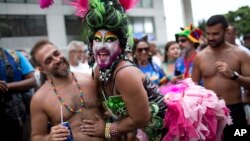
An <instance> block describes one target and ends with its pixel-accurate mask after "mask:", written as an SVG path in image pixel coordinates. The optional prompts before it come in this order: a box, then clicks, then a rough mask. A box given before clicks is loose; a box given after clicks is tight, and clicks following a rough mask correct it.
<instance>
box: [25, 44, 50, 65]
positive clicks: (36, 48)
mask: <svg viewBox="0 0 250 141" xmlns="http://www.w3.org/2000/svg"><path fill="white" fill-rule="evenodd" d="M47 44H51V45H54V44H53V43H52V42H50V41H49V40H46V39H44V40H40V41H38V42H37V43H36V44H35V45H34V46H33V47H32V49H31V51H30V55H31V60H32V62H33V63H34V64H35V65H36V66H40V65H41V64H40V63H39V62H38V61H37V60H36V57H35V56H36V54H37V52H38V51H39V50H40V49H42V48H43V47H44V45H47Z"/></svg>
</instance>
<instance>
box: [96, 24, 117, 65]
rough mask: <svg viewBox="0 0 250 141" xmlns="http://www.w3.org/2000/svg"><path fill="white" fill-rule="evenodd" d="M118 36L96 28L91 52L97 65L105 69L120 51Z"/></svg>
mask: <svg viewBox="0 0 250 141" xmlns="http://www.w3.org/2000/svg"><path fill="white" fill-rule="evenodd" d="M119 43H120V42H119V40H118V37H117V36H116V35H114V34H113V33H112V32H110V31H107V30H104V29H101V30H98V31H97V32H96V34H95V36H94V40H93V52H94V56H95V59H96V61H97V64H98V66H99V67H100V68H101V69H107V68H109V67H110V66H111V64H112V63H113V62H114V60H115V59H116V58H117V56H119V54H120V53H121V47H120V44H119Z"/></svg>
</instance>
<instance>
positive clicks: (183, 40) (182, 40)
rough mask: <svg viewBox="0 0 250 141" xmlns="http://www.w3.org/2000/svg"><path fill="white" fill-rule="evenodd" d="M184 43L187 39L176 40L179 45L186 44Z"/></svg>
mask: <svg viewBox="0 0 250 141" xmlns="http://www.w3.org/2000/svg"><path fill="white" fill-rule="evenodd" d="M186 41H187V39H180V40H178V43H179V42H181V43H184V42H186Z"/></svg>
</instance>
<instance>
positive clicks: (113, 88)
mask: <svg viewBox="0 0 250 141" xmlns="http://www.w3.org/2000/svg"><path fill="white" fill-rule="evenodd" d="M131 66H133V67H137V66H136V65H134V64H131V65H126V66H122V67H120V68H119V69H118V70H117V71H116V72H115V75H114V78H113V79H114V83H113V87H112V93H113V92H114V90H115V80H116V75H117V73H118V72H119V71H120V70H121V69H124V68H126V67H131Z"/></svg>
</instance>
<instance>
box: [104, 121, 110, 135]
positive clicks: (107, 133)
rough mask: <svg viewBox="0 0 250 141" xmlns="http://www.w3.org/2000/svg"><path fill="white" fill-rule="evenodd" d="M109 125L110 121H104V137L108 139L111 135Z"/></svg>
mask: <svg viewBox="0 0 250 141" xmlns="http://www.w3.org/2000/svg"><path fill="white" fill-rule="evenodd" d="M110 126H111V123H106V124H105V131H104V132H105V138H107V139H110V138H111V135H110Z"/></svg>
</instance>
